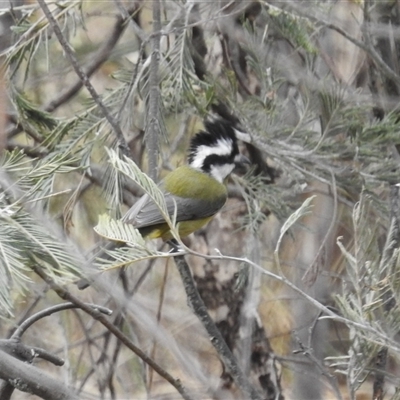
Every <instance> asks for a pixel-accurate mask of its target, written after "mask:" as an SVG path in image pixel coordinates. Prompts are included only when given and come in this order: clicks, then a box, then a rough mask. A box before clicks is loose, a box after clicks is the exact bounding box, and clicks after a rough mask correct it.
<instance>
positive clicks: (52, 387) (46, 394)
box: [0, 349, 78, 400]
mask: <svg viewBox="0 0 400 400" xmlns="http://www.w3.org/2000/svg"><path fill="white" fill-rule="evenodd" d="M31 354H32V353H31ZM0 379H3V380H5V381H6V382H7V384H6V385H5V386H4V387H3V388H2V389H1V391H0V398H1V399H2V400H8V399H9V398H10V396H11V394H12V392H13V390H14V388H16V389H19V390H21V391H23V392H27V393H31V394H34V395H36V396H39V397H41V398H43V399H46V400H75V399H76V400H78V396H77V395H76V394H75V393H74V392H73V391H72V390H71V389H69V388H67V387H66V386H65V385H64V384H62V383H61V382H59V381H57V380H56V379H54V378H53V377H51V376H49V375H47V374H45V373H44V372H42V371H41V370H40V369H38V368H36V367H34V366H33V365H30V364H27V363H26V362H24V361H21V360H19V359H17V358H15V357H13V356H12V355H10V354H8V353H7V352H5V351H3V350H2V349H0ZM10 385H11V386H12V388H11V387H10ZM6 396H7V397H6Z"/></svg>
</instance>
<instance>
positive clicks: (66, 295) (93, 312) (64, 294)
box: [32, 0, 192, 400]
mask: <svg viewBox="0 0 400 400" xmlns="http://www.w3.org/2000/svg"><path fill="white" fill-rule="evenodd" d="M39 1H42V0H39ZM32 269H33V271H34V272H35V273H36V274H37V275H39V276H40V277H41V278H42V279H43V280H44V281H45V282H46V283H47V284H49V285H50V286H51V288H52V289H53V290H54V291H55V292H56V293H57V295H58V296H59V297H61V298H62V299H64V300H67V301H70V302H71V303H74V304H76V305H77V306H78V307H79V308H80V309H81V310H82V311H85V312H86V313H87V314H89V315H90V316H91V317H92V318H94V319H95V320H96V321H99V322H100V323H101V324H102V325H104V326H105V327H106V328H107V329H108V331H110V332H111V333H112V334H113V335H114V336H115V337H116V338H117V339H118V340H120V341H121V342H122V343H123V344H124V345H125V346H126V347H128V348H129V349H130V350H132V351H133V352H134V353H135V354H136V355H137V356H138V357H139V358H141V359H142V360H143V361H144V362H145V363H146V364H148V365H149V366H150V367H151V368H153V369H154V370H155V371H156V372H157V373H158V374H159V375H160V376H161V377H162V378H164V379H165V380H166V381H168V382H169V383H170V384H171V385H172V386H173V387H174V388H175V389H176V390H177V391H178V392H179V393H180V395H181V396H182V398H183V399H185V400H192V397H191V396H190V395H189V393H188V391H187V389H186V388H185V387H184V386H183V385H182V383H181V382H180V380H179V379H174V378H173V377H172V375H170V374H169V373H168V372H167V371H165V369H163V368H162V367H161V366H160V365H158V364H157V363H156V362H155V361H154V360H153V359H151V358H150V357H148V356H147V355H146V353H144V352H143V351H142V350H141V349H140V348H139V347H137V346H136V345H135V344H134V343H133V342H132V341H131V340H130V339H129V338H128V336H126V335H125V334H124V333H123V332H121V330H119V329H118V328H117V327H116V326H114V324H113V323H112V322H110V321H109V320H108V319H107V318H106V317H105V316H104V315H102V314H101V313H100V312H99V311H98V310H97V309H96V308H93V307H91V306H89V305H87V304H86V303H84V302H83V301H81V300H79V299H78V298H77V297H75V296H74V295H72V294H71V293H70V292H69V291H67V290H66V289H64V288H63V287H61V286H60V285H58V284H56V283H55V282H54V280H53V279H51V278H50V277H49V276H48V275H47V274H46V273H45V272H44V271H43V270H42V269H41V268H40V267H37V266H33V267H32Z"/></svg>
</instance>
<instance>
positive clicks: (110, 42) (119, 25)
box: [44, 5, 137, 112]
mask: <svg viewBox="0 0 400 400" xmlns="http://www.w3.org/2000/svg"><path fill="white" fill-rule="evenodd" d="M135 11H137V7H136V5H135V6H134V7H133V8H132V9H130V10H127V14H128V15H118V16H117V21H116V22H115V24H114V26H113V28H112V31H111V34H110V36H109V37H108V39H107V41H106V42H104V44H103V46H102V47H101V48H100V49H99V50H98V51H97V53H96V54H94V55H92V56H91V59H92V61H91V62H90V63H89V65H87V66H86V67H85V70H84V73H85V74H86V76H87V77H90V76H92V75H93V74H94V72H96V71H97V70H98V69H99V68H100V66H101V65H102V64H103V63H104V62H105V61H107V59H108V58H109V56H110V54H111V51H112V50H113V49H114V47H115V45H116V44H117V42H118V40H119V38H120V37H121V35H122V33H123V32H124V30H125V27H126V22H127V19H128V18H129V17H130V15H131V14H132V13H134V12H135ZM82 86H83V80H82V79H77V80H76V81H75V82H73V83H72V84H71V85H70V86H69V87H68V88H67V89H66V90H64V91H63V92H62V93H61V94H60V95H59V96H57V97H56V98H55V99H53V100H51V101H50V102H49V103H48V104H47V105H46V106H45V107H44V110H46V111H47V112H52V111H54V110H55V109H56V108H58V107H59V106H60V105H62V104H64V103H66V102H67V101H68V100H69V99H70V98H71V97H73V96H74V95H75V94H76V93H77V92H78V91H79V90H80V89H81V88H82Z"/></svg>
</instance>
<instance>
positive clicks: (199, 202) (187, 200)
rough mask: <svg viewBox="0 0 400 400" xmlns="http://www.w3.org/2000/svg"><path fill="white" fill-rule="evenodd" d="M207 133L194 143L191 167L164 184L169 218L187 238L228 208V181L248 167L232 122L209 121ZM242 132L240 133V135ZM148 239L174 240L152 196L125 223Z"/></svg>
mask: <svg viewBox="0 0 400 400" xmlns="http://www.w3.org/2000/svg"><path fill="white" fill-rule="evenodd" d="M204 125H205V130H204V131H201V132H199V133H197V134H196V135H195V136H194V137H193V139H192V140H191V144H190V149H189V157H188V165H183V166H180V167H178V168H177V169H175V170H174V171H172V172H170V173H168V174H167V175H166V176H165V178H164V179H163V181H162V182H161V183H160V188H161V190H162V191H163V192H164V196H165V202H166V205H167V209H168V213H169V215H171V216H172V215H174V212H175V207H176V222H179V223H180V224H179V235H180V237H185V236H187V235H189V234H191V233H192V232H194V231H196V230H197V229H200V228H201V227H202V226H203V225H205V224H206V223H207V222H209V221H210V220H211V219H212V218H213V216H214V215H215V214H216V213H217V212H218V211H219V210H220V209H221V208H222V206H223V205H224V204H225V202H226V199H227V196H228V193H227V189H226V186H225V181H226V178H227V177H228V176H229V175H230V173H231V172H232V171H233V170H234V169H235V167H237V166H239V165H241V164H244V163H248V162H249V161H248V159H247V158H246V157H245V156H243V155H241V154H240V153H239V148H238V143H237V137H236V130H235V128H234V127H233V126H232V124H230V123H229V122H228V121H225V120H223V119H220V118H218V119H213V120H208V121H205V123H204ZM238 132H239V131H238ZM122 220H123V221H124V222H125V223H128V224H133V225H134V227H135V228H137V229H139V232H140V233H141V234H142V236H143V237H145V238H150V239H155V238H162V239H163V240H170V239H172V234H171V232H170V229H169V226H168V224H167V223H166V222H165V220H164V218H163V217H162V215H161V213H160V211H159V209H158V207H157V206H156V204H155V203H154V202H153V201H152V199H151V198H150V196H149V195H147V194H145V195H144V196H142V197H141V198H140V199H139V200H138V201H137V202H136V203H135V204H134V205H133V206H132V208H131V209H130V210H129V211H128V212H127V213H126V214H125V216H124V217H123V219H122Z"/></svg>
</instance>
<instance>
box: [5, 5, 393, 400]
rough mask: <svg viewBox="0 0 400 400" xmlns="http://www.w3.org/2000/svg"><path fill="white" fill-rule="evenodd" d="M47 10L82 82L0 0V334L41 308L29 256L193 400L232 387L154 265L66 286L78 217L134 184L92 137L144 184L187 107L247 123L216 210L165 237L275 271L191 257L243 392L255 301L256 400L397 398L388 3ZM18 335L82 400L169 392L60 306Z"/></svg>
mask: <svg viewBox="0 0 400 400" xmlns="http://www.w3.org/2000/svg"><path fill="white" fill-rule="evenodd" d="M47 4H48V7H49V8H50V10H51V12H52V14H53V16H54V18H55V19H56V21H57V23H58V25H59V27H60V29H61V34H62V36H63V37H64V39H65V41H66V43H67V45H68V48H69V51H70V52H71V53H72V54H73V56H74V57H75V58H76V60H77V63H78V64H79V65H80V66H81V68H82V69H83V71H84V74H85V75H86V76H87V77H88V78H89V80H90V82H91V84H92V85H93V88H94V90H95V93H97V94H96V95H95V96H94V95H93V92H92V93H90V91H89V90H88V88H87V86H85V84H84V83H83V82H82V80H81V79H80V78H79V77H78V76H77V73H76V69H74V68H73V65H72V64H71V60H70V58H69V57H68V51H66V49H65V47H63V46H62V45H61V44H60V40H59V38H58V37H57V35H56V34H55V31H54V26H53V25H52V23H51V21H49V19H48V18H47V17H46V16H45V15H44V13H43V7H41V6H40V5H39V4H38V3H36V2H35V1H26V2H25V1H22V0H18V1H11V3H9V2H4V1H3V2H0V6H1V10H0V11H1V13H0V23H1V24H2V27H3V28H4V29H2V32H4V33H3V34H2V38H1V43H2V44H1V51H2V52H1V60H2V61H1V62H2V76H1V87H0V90H1V91H2V95H4V96H3V97H2V98H4V99H5V100H4V102H3V106H2V110H1V118H0V123H2V122H1V121H3V122H4V123H2V125H1V132H0V134H1V148H2V153H1V160H0V165H1V170H0V187H1V192H0V219H1V229H0V275H1V280H0V314H1V317H2V320H1V324H0V331H1V335H2V337H4V338H5V337H8V336H9V335H10V332H11V331H12V330H13V329H14V328H15V326H17V325H18V324H19V323H20V322H21V321H22V320H24V319H25V318H26V317H27V316H28V315H31V314H32V313H34V312H35V311H37V310H40V309H43V308H45V307H47V306H49V305H51V304H54V303H56V302H58V301H59V300H58V299H57V298H56V296H55V295H54V294H53V293H52V292H51V291H50V290H49V287H48V286H47V285H46V284H44V283H42V281H40V280H39V279H38V278H37V277H36V276H35V274H33V273H32V272H31V267H32V266H33V265H39V266H40V267H41V268H43V270H44V271H46V273H47V274H48V275H49V276H50V277H52V278H53V279H54V280H56V281H57V282H58V283H62V284H68V288H69V290H70V291H71V292H73V293H75V294H77V295H78V296H79V297H80V298H82V299H83V300H85V301H87V302H90V303H96V304H101V305H105V306H107V307H110V308H113V309H115V310H116V314H115V317H114V318H115V319H114V323H115V325H116V326H118V327H120V328H121V329H122V330H123V331H124V332H125V333H126V334H127V335H129V337H130V338H131V339H132V340H133V341H135V343H137V344H138V346H139V347H140V348H142V349H144V351H146V353H148V354H151V355H152V356H153V358H155V360H157V362H159V363H160V364H161V365H162V366H163V367H164V368H165V369H166V370H168V371H169V372H170V373H171V374H172V375H174V376H177V377H179V378H180V379H181V380H182V382H184V383H185V384H186V386H187V387H189V388H190V390H191V391H192V392H193V393H195V394H196V395H198V396H199V397H201V398H239V396H240V395H239V394H238V392H237V391H235V390H237V389H235V388H234V386H232V382H230V383H229V379H227V378H226V376H225V377H224V371H223V370H222V367H221V365H220V363H219V362H218V356H217V355H216V354H215V353H214V351H213V349H212V347H211V346H210V343H209V341H208V339H207V337H206V334H205V332H203V331H202V330H201V328H200V325H199V323H198V321H197V320H196V319H195V317H194V316H193V314H192V313H191V310H190V309H189V308H188V307H187V305H186V302H185V301H186V300H185V293H184V290H183V287H182V283H181V281H180V279H179V276H178V274H177V273H176V272H175V270H174V268H173V267H172V264H173V262H172V261H168V259H160V260H150V261H147V262H141V263H135V264H133V265H132V266H131V267H129V268H127V269H123V270H122V269H121V270H110V271H106V272H104V273H102V274H100V277H102V279H103V280H104V281H105V283H102V284H101V285H106V286H101V285H100V289H99V287H96V286H95V287H93V288H92V287H91V288H89V289H87V290H86V291H84V292H79V291H78V290H77V289H76V287H75V285H74V282H76V281H77V280H78V279H79V278H80V277H81V276H86V275H87V274H90V273H93V271H92V261H93V257H94V255H95V254H97V253H98V251H99V247H102V246H106V244H105V243H104V241H103V240H102V239H101V238H100V236H99V235H98V234H97V233H96V232H95V230H94V229H93V228H94V227H95V226H96V225H97V224H98V218H99V216H100V215H101V214H107V215H109V216H110V217H112V218H116V219H118V218H120V217H121V216H122V215H123V214H124V212H125V211H126V210H127V209H128V208H129V207H130V206H131V205H132V204H133V203H134V202H135V201H136V199H137V198H138V196H140V195H141V194H142V189H141V188H140V187H139V186H136V185H134V184H133V182H132V181H131V180H129V179H127V178H126V177H125V176H123V175H122V174H121V173H120V171H119V170H118V169H116V168H114V167H113V166H112V165H111V163H110V161H109V157H108V156H107V151H106V150H105V149H113V150H115V151H116V152H117V153H119V154H120V155H121V156H122V154H123V153H126V152H128V153H129V156H130V158H131V159H132V160H133V161H134V162H135V163H137V165H139V166H140V168H141V169H142V170H143V171H144V172H146V173H150V174H152V176H154V173H155V171H152V170H151V165H152V162H153V163H154V160H155V162H156V163H157V165H159V169H158V171H156V172H157V174H158V177H159V179H161V178H162V177H163V175H165V173H166V172H167V171H169V170H171V169H173V168H175V167H176V166H178V165H181V164H183V163H184V162H185V159H186V149H187V147H188V143H189V141H190V137H191V136H193V134H194V133H195V132H197V131H198V130H199V129H201V126H202V123H201V121H202V118H204V117H207V116H210V115H212V114H213V113H219V114H221V113H222V114H224V112H227V110H228V111H229V112H228V115H226V116H227V117H228V118H231V119H232V121H233V122H234V123H239V124H240V127H241V129H242V130H243V132H246V133H248V134H249V135H250V138H251V139H250V140H249V141H248V142H247V143H246V142H243V143H242V145H241V146H242V148H243V151H244V152H246V153H247V154H248V156H249V158H250V159H251V161H252V163H253V166H252V168H251V170H249V171H247V172H246V173H243V174H240V176H235V177H233V178H232V179H231V180H230V182H229V193H230V198H229V200H228V202H227V204H226V206H225V207H224V209H223V210H222V211H221V213H220V214H219V215H218V216H216V218H215V219H214V220H213V221H212V222H211V223H210V224H209V225H208V226H207V227H206V228H204V229H202V230H201V231H199V232H197V233H195V234H193V235H192V236H190V237H189V238H187V239H186V240H185V243H187V245H188V246H189V247H190V248H192V249H193V250H195V251H198V252H200V253H202V254H208V255H210V254H214V255H215V254H216V252H215V249H218V251H220V252H221V253H222V254H225V255H231V256H236V257H242V258H248V259H249V260H251V261H253V262H254V263H256V264H258V265H259V266H261V268H262V269H264V270H265V271H270V272H272V273H275V274H277V275H279V276H280V277H282V278H283V281H282V280H277V279H273V278H271V277H268V276H266V275H265V273H262V272H259V273H256V272H255V271H252V267H248V266H247V267H246V265H245V264H246V263H244V262H242V263H238V262H235V261H233V260H207V259H202V258H199V257H195V256H193V255H191V256H190V257H188V258H189V264H190V266H191V268H192V270H193V274H194V276H195V279H196V281H197V284H198V287H199V291H200V293H201V294H202V296H203V298H204V301H205V303H206V305H207V307H208V308H209V312H210V314H211V315H212V316H213V318H214V319H215V321H216V322H217V324H218V325H219V327H220V329H221V331H223V327H224V326H228V328H229V329H226V331H227V332H228V333H226V335H225V338H226V340H227V342H230V340H231V339H232V343H230V344H231V347H232V349H233V351H234V352H235V354H236V355H237V356H238V358H239V359H240V362H241V363H242V365H243V366H244V368H247V369H248V370H249V371H250V372H249V376H250V379H255V381H256V383H257V384H260V379H258V378H257V376H258V377H259V376H260V375H257V374H259V373H260V371H255V369H254V368H255V367H254V366H253V365H252V364H251V363H250V362H248V359H246V357H247V356H245V355H246V354H247V353H241V350H240V346H237V345H236V344H235V343H236V341H237V340H239V339H240V338H239V337H240V332H241V329H242V330H243V329H244V326H245V325H246V321H247V324H248V319H246V318H248V315H247V314H252V315H253V317H254V315H257V318H256V319H257V321H258V322H257V323H258V325H257V327H258V328H260V329H261V330H262V332H263V335H264V336H263V340H264V342H263V343H264V347H263V348H264V351H265V353H263V354H264V356H265V357H267V358H268V357H270V358H271V359H273V360H274V361H276V362H279V364H280V367H279V368H280V369H279V371H280V372H279V376H278V378H277V380H278V381H280V384H279V382H278V383H276V382H275V383H276V386H275V387H274V388H273V390H272V391H268V390H265V393H264V398H267V399H270V398H271V399H272V398H279V395H281V396H284V397H285V398H286V399H293V400H294V399H296V400H301V399H308V400H309V399H315V400H320V399H336V398H338V399H347V398H349V399H363V398H370V397H371V395H372V396H373V398H376V399H383V398H385V399H397V398H399V397H398V396H399V390H398V387H399V378H398V375H399V369H398V368H399V367H398V358H399V349H400V347H399V345H398V332H399V329H400V313H399V310H398V293H399V289H400V288H399V279H398V273H399V266H398V264H399V263H398V255H399V253H398V249H399V240H400V239H399V237H398V232H397V231H398V229H399V226H398V225H397V224H399V219H398V218H399V214H398V209H397V200H398V193H397V191H396V186H395V185H396V184H397V183H399V176H400V175H399V166H400V163H399V159H400V157H399V146H400V135H399V128H400V118H399V117H400V115H399V108H398V104H399V99H398V96H399V88H400V70H399V68H400V67H399V61H398V60H399V56H398V52H399V51H400V42H399V22H400V8H399V4H398V2H397V1H381V0H380V1H374V0H368V1H366V0H364V1H356V0H348V1H345V0H337V1H313V2H312V3H310V2H309V1H290V0H288V1H279V2H278V1H276V2H275V1H271V2H267V1H252V2H249V1H241V0H235V1H231V2H225V1H216V2H208V1H201V0H200V1H196V2H193V1H190V2H185V1H180V0H171V1H168V2H161V3H160V7H161V8H160V11H161V24H162V28H161V34H160V35H158V32H156V33H154V32H153V13H154V4H153V2H148V1H140V0H135V1H133V0H131V1H120V0H115V1H113V0H109V1H101V2H100V1H87V0H82V1H75V0H74V1H68V0H66V1H62V2H49V3H47ZM155 38H156V39H157V40H159V45H160V51H159V53H158V61H159V66H158V68H157V70H156V80H154V75H152V66H154V59H153V58H152V55H153V54H154V39H155ZM154 87H156V89H157V92H156V93H157V94H156V95H157V96H158V102H157V103H155V104H156V106H155V107H156V108H155V109H156V112H155V113H154V108H152V98H151V91H152V88H153V89H154ZM100 102H101V103H102V104H103V105H104V106H105V107H106V109H107V110H108V111H109V113H110V115H112V116H113V118H114V120H115V121H116V124H117V125H118V127H119V129H120V130H121V132H122V135H123V136H122V137H121V136H119V135H118V131H117V130H116V129H115V128H114V127H113V126H112V124H111V125H110V120H109V118H107V115H105V113H104V109H103V108H102V107H101V106H100V105H99V104H100ZM221 105H223V106H221ZM233 122H232V123H233ZM152 124H153V125H152ZM154 124H155V126H156V131H154V129H153V128H152V126H154ZM125 145H126V148H124V146H125ZM154 146H155V147H154ZM310 196H315V197H314V198H313V200H312V206H313V207H312V209H311V212H308V213H307V214H306V215H304V216H302V217H301V218H300V219H298V220H296V222H295V223H293V224H291V226H290V229H288V230H287V232H286V234H285V235H283V240H282V242H281V243H280V244H279V247H277V241H278V238H279V236H280V233H281V229H282V226H283V224H284V223H285V221H288V219H289V221H290V218H293V213H294V212H295V211H296V210H297V209H298V208H299V207H300V206H301V204H302V203H303V202H304V201H305V200H306V199H307V198H309V197H310ZM148 246H149V249H150V250H149V251H150V252H153V253H154V254H158V253H157V252H159V251H167V247H166V246H165V245H164V244H163V243H150V244H148ZM124 251H125V250H124V248H121V249H116V250H115V254H116V255H120V256H121V257H122V256H124V253H123V252H124ZM116 257H117V256H116ZM107 263H108V264H109V265H112V263H113V260H108V261H107ZM288 281H289V282H292V284H293V285H295V286H296V287H297V288H298V289H299V290H300V292H301V294H299V291H296V290H293V289H292V288H291V287H290V285H288V284H287V282H288ZM240 282H245V284H244V287H242V286H241V283H240ZM307 296H310V298H314V299H315V300H316V301H317V302H318V304H319V305H321V307H319V306H318V305H316V304H315V303H314V304H313V303H311V302H310V301H309V299H308V298H307ZM243 304H247V308H243V309H245V310H247V311H243V309H242V306H243ZM325 306H327V307H328V308H327V309H325V308H324V307H325ZM224 307H225V308H224ZM227 310H228V311H227ZM241 310H242V311H241ZM249 310H250V311H249ZM326 310H330V312H331V313H332V314H331V315H328V317H327V312H326ZM246 312H247V314H246ZM227 315H228V317H227ZM224 324H225V325H224ZM229 331H230V332H231V333H230V334H231V335H232V337H230V336H229ZM223 333H224V332H223ZM238 338H239V339H238ZM253 339H254V332H253ZM26 340H27V341H28V340H29V342H30V343H32V344H34V345H37V346H41V347H45V348H48V349H49V350H51V351H53V352H55V353H56V354H62V355H63V357H64V358H66V359H67V365H66V366H65V367H62V368H60V370H59V371H54V369H53V370H52V373H53V374H56V373H58V374H59V376H62V377H63V379H64V381H65V383H67V384H68V385H70V386H72V387H74V388H75V389H77V390H79V391H80V392H79V393H80V398H82V399H86V398H87V399H91V398H96V399H98V398H104V399H108V398H113V399H123V398H134V399H140V398H146V396H147V398H162V399H167V398H171V399H172V398H176V397H177V396H178V394H177V393H176V392H175V390H174V389H173V388H172V387H170V386H168V385H166V383H165V382H164V381H163V380H162V379H161V378H159V377H158V376H157V375H153V372H152V371H151V370H149V369H148V368H147V367H146V366H145V364H143V363H142V362H141V361H140V360H139V359H138V358H137V357H136V356H135V355H133V354H132V353H131V352H129V351H127V350H126V349H125V348H123V346H122V344H121V343H120V342H119V341H118V340H116V339H115V338H113V337H112V336H111V334H110V332H108V331H107V330H105V328H104V327H102V326H100V325H99V324H97V323H96V322H95V321H94V320H92V319H91V318H90V317H88V316H86V315H81V314H80V313H79V312H78V311H76V310H75V311H66V312H64V313H62V314H57V315H52V316H50V317H48V318H46V319H43V320H41V321H40V322H38V323H36V324H35V325H34V326H33V327H32V328H31V329H30V330H29V331H28V332H27V333H26ZM252 351H254V349H253V350H251V351H250V354H253V353H252ZM382 352H383V353H385V352H386V359H385V362H384V363H383V364H382V363H381V364H379V362H378V361H379V360H378V358H377V355H378V353H379V354H382ZM244 354H245V355H244ZM247 355H248V354H247ZM381 358H382V357H381ZM249 363H250V364H251V365H250V364H249ZM39 365H40V367H42V368H43V369H46V365H45V364H44V363H43V364H39ZM47 369H49V368H47ZM260 369H262V368H260ZM221 374H222V376H223V378H222V382H223V384H222V383H221V380H220V375H221ZM254 374H255V375H256V377H255V378H254V376H253V375H254ZM382 377H384V379H381V378H382ZM224 379H225V380H224ZM379 379H381V380H379ZM383 381H384V382H385V384H386V386H383V383H382V382H383ZM380 382H381V386H379V385H380ZM221 385H222V386H223V388H221ZM280 386H282V389H283V392H282V393H283V395H282V394H279V393H280ZM261 387H262V384H261ZM271 393H273V394H271ZM19 395H20V396H21V397H20V398H24V397H23V395H22V394H20V393H19ZM229 396H230V397H229ZM363 396H367V397H363ZM368 396H369V397H368ZM281 398H282V397H281Z"/></svg>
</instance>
